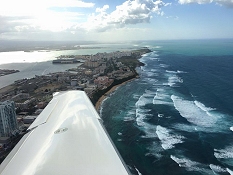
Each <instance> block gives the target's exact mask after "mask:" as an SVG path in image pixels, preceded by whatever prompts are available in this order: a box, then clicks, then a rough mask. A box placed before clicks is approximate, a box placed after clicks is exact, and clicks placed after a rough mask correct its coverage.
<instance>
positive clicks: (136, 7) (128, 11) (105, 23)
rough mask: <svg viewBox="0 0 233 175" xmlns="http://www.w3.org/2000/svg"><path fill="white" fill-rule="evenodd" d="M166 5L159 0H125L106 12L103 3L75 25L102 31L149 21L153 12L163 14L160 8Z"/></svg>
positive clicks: (106, 6)
mask: <svg viewBox="0 0 233 175" xmlns="http://www.w3.org/2000/svg"><path fill="white" fill-rule="evenodd" d="M167 5H169V4H166V3H164V2H163V1H161V0H157V1H154V0H127V1H125V2H124V3H123V4H121V5H119V6H116V10H114V11H113V12H111V13H107V12H106V10H107V9H108V8H109V6H108V5H105V6H103V8H97V9H96V13H94V14H92V15H90V16H89V18H88V21H87V22H86V23H84V24H82V25H81V26H76V27H81V28H86V29H88V30H89V31H90V30H96V31H99V32H104V31H106V30H109V29H113V28H122V27H125V26H126V25H130V24H139V23H149V22H150V20H151V18H152V16H153V14H157V15H163V12H162V10H161V8H162V7H163V6H167Z"/></svg>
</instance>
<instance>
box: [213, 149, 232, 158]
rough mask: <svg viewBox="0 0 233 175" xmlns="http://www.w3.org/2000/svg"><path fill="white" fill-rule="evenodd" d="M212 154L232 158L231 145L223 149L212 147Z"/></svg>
mask: <svg viewBox="0 0 233 175" xmlns="http://www.w3.org/2000/svg"><path fill="white" fill-rule="evenodd" d="M214 156H215V157H216V158H217V159H233V146H227V147H226V148H224V149H214Z"/></svg>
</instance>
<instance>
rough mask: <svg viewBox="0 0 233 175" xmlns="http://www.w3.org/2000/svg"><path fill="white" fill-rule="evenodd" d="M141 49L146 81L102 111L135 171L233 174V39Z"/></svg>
mask: <svg viewBox="0 0 233 175" xmlns="http://www.w3.org/2000/svg"><path fill="white" fill-rule="evenodd" d="M138 44H139V45H141V46H148V47H149V48H150V49H151V50H152V51H153V52H151V53H148V54H146V55H144V56H143V57H142V58H141V59H140V60H141V62H143V63H144V64H145V66H142V67H140V68H138V69H137V71H138V73H139V75H140V78H138V79H136V80H134V81H132V82H130V83H127V84H126V85H123V86H121V87H119V88H118V89H117V90H116V91H115V92H114V93H113V94H112V95H111V96H110V97H109V98H108V99H106V100H105V101H104V102H103V104H102V109H101V117H102V119H103V121H104V125H105V126H106V129H107V130H108V132H109V134H110V136H111V138H112V139H113V141H114V143H115V144H116V146H117V148H118V150H119V152H120V153H121V155H122V157H123V159H124V160H125V162H126V164H127V165H128V167H129V169H130V170H131V172H132V174H142V175H170V174H171V175H173V174H174V175H199V174H223V175H224V174H233V40H195V41H191V40H190V41H163V42H162V41H161V42H152V41H151V42H141V43H138Z"/></svg>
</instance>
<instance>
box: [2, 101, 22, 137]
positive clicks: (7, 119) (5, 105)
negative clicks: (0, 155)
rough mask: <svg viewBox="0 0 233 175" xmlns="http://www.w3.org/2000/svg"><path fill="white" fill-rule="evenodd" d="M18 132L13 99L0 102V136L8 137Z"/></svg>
mask: <svg viewBox="0 0 233 175" xmlns="http://www.w3.org/2000/svg"><path fill="white" fill-rule="evenodd" d="M17 132H18V123H17V118H16V113H15V103H14V102H13V101H5V102H0V137H10V136H12V135H14V134H16V133H17Z"/></svg>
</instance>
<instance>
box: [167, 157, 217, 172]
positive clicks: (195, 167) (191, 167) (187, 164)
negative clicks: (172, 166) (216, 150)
mask: <svg viewBox="0 0 233 175" xmlns="http://www.w3.org/2000/svg"><path fill="white" fill-rule="evenodd" d="M170 157H171V159H172V160H173V161H175V162H176V163H177V164H178V165H179V166H180V167H183V168H185V169H186V170H187V171H197V172H199V173H204V174H213V173H212V171H211V170H210V169H208V167H207V166H206V165H204V164H201V163H199V162H195V161H192V160H189V159H187V158H178V157H176V156H174V155H171V156H170Z"/></svg>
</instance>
